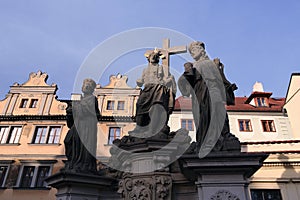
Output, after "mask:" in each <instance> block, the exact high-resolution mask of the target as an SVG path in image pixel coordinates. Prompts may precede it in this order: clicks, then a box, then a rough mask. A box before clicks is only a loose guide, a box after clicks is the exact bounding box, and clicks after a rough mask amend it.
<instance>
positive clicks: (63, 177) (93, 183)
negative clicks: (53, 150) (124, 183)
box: [45, 171, 120, 200]
mask: <svg viewBox="0 0 300 200" xmlns="http://www.w3.org/2000/svg"><path fill="white" fill-rule="evenodd" d="M45 181H46V182H47V183H48V185H49V186H51V187H54V188H56V189H57V193H56V199H57V200H69V199H72V200H82V199H89V200H98V199H107V200H109V199H111V200H112V199H119V198H120V197H119V195H117V193H116V191H113V189H112V186H113V184H114V182H115V179H113V178H110V177H105V176H99V175H91V174H82V173H73V172H68V171H65V172H59V173H57V174H54V175H52V176H50V177H48V178H47V179H46V180H45Z"/></svg>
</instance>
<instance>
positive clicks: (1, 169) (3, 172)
mask: <svg viewBox="0 0 300 200" xmlns="http://www.w3.org/2000/svg"><path fill="white" fill-rule="evenodd" d="M7 172H8V166H1V165H0V188H1V187H4V185H5V179H6V176H7Z"/></svg>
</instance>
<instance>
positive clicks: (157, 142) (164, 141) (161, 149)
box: [110, 129, 191, 200]
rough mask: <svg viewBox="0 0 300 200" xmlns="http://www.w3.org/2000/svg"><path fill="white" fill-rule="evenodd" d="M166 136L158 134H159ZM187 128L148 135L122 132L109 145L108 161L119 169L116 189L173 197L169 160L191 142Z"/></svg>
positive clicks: (126, 195)
mask: <svg viewBox="0 0 300 200" xmlns="http://www.w3.org/2000/svg"><path fill="white" fill-rule="evenodd" d="M164 135H165V136H166V137H167V138H165V137H161V136H164ZM190 140H191V139H190V137H189V135H188V131H187V130H184V129H180V130H178V131H177V132H173V133H169V134H165V133H159V134H157V135H155V136H153V137H151V138H136V137H133V136H125V137H123V138H122V139H121V140H115V141H114V146H113V147H112V148H111V150H110V151H111V154H112V157H111V160H110V161H111V164H110V166H115V167H114V168H117V169H119V171H122V172H123V174H122V176H121V180H120V182H119V190H118V193H120V194H121V195H122V198H123V199H124V200H125V199H126V200H127V199H145V200H171V199H172V186H173V181H172V172H171V169H170V167H171V164H172V163H173V162H175V161H176V160H177V158H178V157H179V156H180V155H182V154H183V153H184V152H185V150H186V149H187V148H188V146H189V145H190Z"/></svg>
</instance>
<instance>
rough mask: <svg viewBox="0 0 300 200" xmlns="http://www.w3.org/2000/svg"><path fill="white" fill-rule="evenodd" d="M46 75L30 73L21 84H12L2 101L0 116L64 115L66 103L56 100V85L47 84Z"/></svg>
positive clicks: (0, 103) (0, 102) (39, 72)
mask: <svg viewBox="0 0 300 200" xmlns="http://www.w3.org/2000/svg"><path fill="white" fill-rule="evenodd" d="M47 78H48V74H47V73H43V72H41V71H38V72H36V73H34V72H33V73H30V74H29V79H28V80H27V81H26V82H25V83H23V84H19V83H14V84H13V85H12V86H10V91H9V93H8V94H7V96H6V98H5V99H4V100H3V101H0V115H64V114H65V108H66V106H67V104H66V103H63V102H60V101H58V100H56V91H57V85H56V84H51V85H48V84H47V82H46V81H47Z"/></svg>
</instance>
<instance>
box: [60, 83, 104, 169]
mask: <svg viewBox="0 0 300 200" xmlns="http://www.w3.org/2000/svg"><path fill="white" fill-rule="evenodd" d="M95 87H96V83H95V81H93V80H92V79H85V80H84V81H83V86H82V92H83V96H82V98H81V100H80V101H74V102H73V103H72V105H69V107H68V108H67V125H68V127H69V128H70V130H69V131H68V133H67V135H66V138H65V140H64V143H65V153H66V157H67V159H68V160H67V162H66V164H65V168H64V170H66V171H72V172H83V173H95V172H96V171H97V169H96V158H95V156H96V148H97V122H98V120H97V115H99V109H98V103H97V98H96V97H95V96H94V95H93V92H94V89H95Z"/></svg>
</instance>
